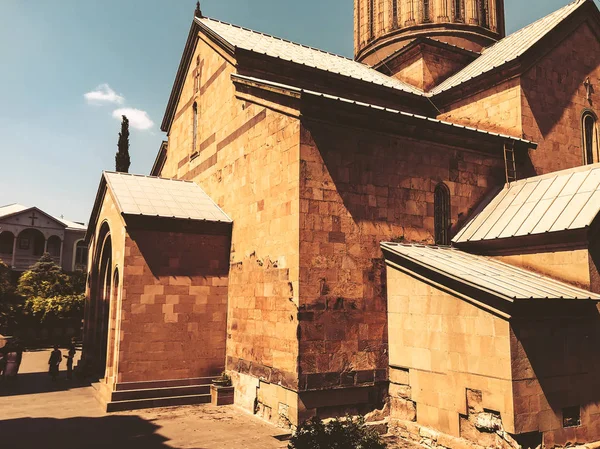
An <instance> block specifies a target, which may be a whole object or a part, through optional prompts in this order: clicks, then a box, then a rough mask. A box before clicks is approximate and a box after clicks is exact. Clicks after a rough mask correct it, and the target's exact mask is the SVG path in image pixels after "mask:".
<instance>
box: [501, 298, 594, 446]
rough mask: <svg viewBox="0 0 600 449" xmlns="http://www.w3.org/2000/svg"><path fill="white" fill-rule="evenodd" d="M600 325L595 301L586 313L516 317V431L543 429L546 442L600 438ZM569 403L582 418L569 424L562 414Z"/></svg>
mask: <svg viewBox="0 0 600 449" xmlns="http://www.w3.org/2000/svg"><path fill="white" fill-rule="evenodd" d="M542 313H543V312H542ZM599 329H600V315H599V314H598V311H597V310H596V308H595V305H594V304H590V306H589V311H588V312H587V313H585V314H584V315H583V316H571V315H570V314H569V313H568V312H566V313H562V314H561V316H560V317H557V318H536V317H528V318H525V319H522V320H514V322H513V323H512V326H511V335H510V346H511V357H512V359H513V363H512V378H513V391H514V404H515V431H516V432H517V433H527V432H540V433H542V434H543V439H544V446H545V447H554V446H555V445H556V446H566V445H567V443H570V445H577V444H583V443H591V442H594V441H598V440H599V439H600V381H599V380H598V375H597V373H598V370H599V369H600V357H599V356H598V346H599V344H600V335H599ZM570 407H574V408H575V411H576V413H578V414H579V418H580V422H579V423H576V422H572V423H571V425H570V426H569V425H568V423H565V422H564V420H563V418H564V417H565V413H568V412H567V411H566V410H565V409H567V408H570Z"/></svg>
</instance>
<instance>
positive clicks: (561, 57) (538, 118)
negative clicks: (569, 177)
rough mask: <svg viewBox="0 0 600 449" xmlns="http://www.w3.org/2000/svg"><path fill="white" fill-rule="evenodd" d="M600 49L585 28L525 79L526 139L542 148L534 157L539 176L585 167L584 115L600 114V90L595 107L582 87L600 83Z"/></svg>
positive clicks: (546, 58)
mask: <svg viewBox="0 0 600 449" xmlns="http://www.w3.org/2000/svg"><path fill="white" fill-rule="evenodd" d="M599 55H600V43H599V42H598V39H597V37H596V34H594V33H593V32H592V30H591V29H590V27H589V26H588V25H587V24H583V25H582V26H580V27H579V28H578V29H577V30H576V31H575V32H573V33H572V34H571V35H570V36H569V37H567V38H566V39H565V40H564V41H563V42H561V43H560V44H559V45H558V46H557V47H556V48H554V49H553V50H552V51H551V52H550V53H548V54H547V55H546V56H545V57H544V58H542V59H541V60H540V61H538V62H537V63H536V64H535V65H534V66H533V67H532V68H531V69H529V71H528V72H526V73H525V74H524V75H523V76H522V81H521V85H522V89H521V95H520V101H521V111H522V116H523V119H522V120H523V135H524V137H525V138H526V139H530V140H533V141H535V142H537V143H538V144H539V147H538V149H537V151H532V152H531V160H532V162H533V165H534V167H536V169H537V171H536V172H537V174H543V173H548V172H552V171H557V170H563V169H567V168H571V167H576V166H579V165H583V151H582V144H581V141H582V137H581V136H582V131H581V129H582V123H581V115H582V113H583V111H584V110H585V109H591V110H593V111H595V112H596V114H597V113H598V112H599V111H598V109H597V107H596V105H597V104H598V102H599V101H600V89H597V88H596V89H594V93H593V94H592V102H591V103H590V102H589V101H588V100H587V99H586V96H587V94H586V89H585V86H584V82H585V80H586V78H587V77H590V80H592V84H595V80H597V79H598V78H600V56H599Z"/></svg>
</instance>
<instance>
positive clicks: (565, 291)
mask: <svg viewBox="0 0 600 449" xmlns="http://www.w3.org/2000/svg"><path fill="white" fill-rule="evenodd" d="M381 246H382V248H383V249H386V250H388V251H390V252H393V253H394V254H397V255H398V256H400V257H401V259H403V260H407V261H411V262H414V263H416V264H418V265H420V266H422V267H425V268H427V269H429V270H433V271H435V272H436V273H439V274H442V275H443V276H446V277H448V278H452V279H454V280H458V281H460V282H463V283H465V284H468V285H470V286H471V287H476V288H479V289H481V290H484V291H486V292H488V293H492V294H495V295H497V296H500V297H502V298H504V299H509V300H531V299H565V300H594V301H600V295H598V294H595V293H591V292H588V291H586V290H582V289H579V288H576V287H572V286H570V285H568V284H565V283H563V282H559V281H556V280H554V279H551V278H549V277H546V276H542V275H539V274H537V273H533V272H531V271H528V270H524V269H522V268H518V267H514V266H512V265H508V264H506V263H504V262H500V261H498V260H495V259H492V258H490V257H485V256H477V255H473V254H469V253H466V252H463V251H460V250H458V249H454V248H450V247H438V246H424V245H409V244H398V243H382V244H381Z"/></svg>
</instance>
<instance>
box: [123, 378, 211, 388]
mask: <svg viewBox="0 0 600 449" xmlns="http://www.w3.org/2000/svg"><path fill="white" fill-rule="evenodd" d="M215 377H218V376H215ZM215 377H192V378H188V379H174V380H155V381H151V382H124V383H119V384H117V391H129V390H149V389H152V388H167V387H187V386H190V385H210V384H211V383H212V380H213V379H214V378H215Z"/></svg>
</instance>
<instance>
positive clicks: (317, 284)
mask: <svg viewBox="0 0 600 449" xmlns="http://www.w3.org/2000/svg"><path fill="white" fill-rule="evenodd" d="M503 165H504V164H503V160H502V159H501V156H500V157H497V158H493V157H491V156H489V155H480V154H477V153H473V152H466V151H460V150H458V149H454V148H448V147H444V146H441V145H436V144H432V143H423V142H416V141H412V140H409V139H404V138H400V137H396V136H390V135H384V134H377V133H374V132H369V131H362V130H360V129H356V128H354V129H353V128H346V127H343V126H341V125H340V126H333V125H326V124H323V123H316V122H308V121H307V122H306V123H305V126H304V127H303V130H302V136H301V182H302V184H301V190H300V310H301V314H300V319H301V322H300V369H301V376H300V383H301V387H302V388H301V389H306V390H319V389H327V388H331V387H346V388H350V387H353V386H361V385H373V384H374V383H376V382H377V381H382V380H386V378H387V373H386V370H387V365H388V356H387V341H388V334H387V327H386V320H387V314H386V310H387V303H386V291H385V285H386V276H385V269H384V263H383V258H382V254H381V250H380V248H379V243H380V242H381V241H391V240H406V241H414V242H427V243H432V242H433V232H434V218H433V217H434V207H433V201H434V194H433V192H434V190H435V187H436V185H437V184H438V183H439V182H445V183H446V184H447V185H448V187H449V189H450V192H451V219H452V223H453V224H456V222H457V221H458V220H459V219H460V218H461V217H464V216H466V215H468V212H469V209H470V208H471V207H473V206H474V205H476V204H477V203H478V201H480V200H481V199H482V198H483V197H484V195H485V194H486V191H487V190H488V187H491V186H494V185H498V183H499V182H502V181H498V180H499V179H500V180H501V179H502V178H503V176H504V168H503Z"/></svg>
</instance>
